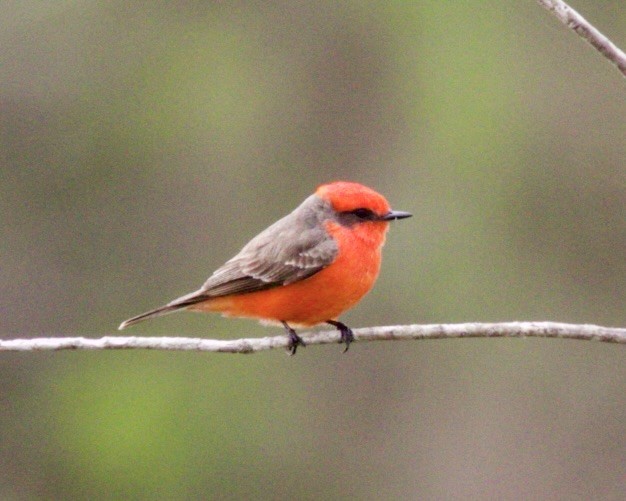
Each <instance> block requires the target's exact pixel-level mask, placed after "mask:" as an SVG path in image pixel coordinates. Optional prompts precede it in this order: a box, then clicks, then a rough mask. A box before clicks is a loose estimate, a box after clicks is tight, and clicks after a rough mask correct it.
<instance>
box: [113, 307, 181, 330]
mask: <svg viewBox="0 0 626 501" xmlns="http://www.w3.org/2000/svg"><path fill="white" fill-rule="evenodd" d="M182 308H184V306H181V305H169V304H167V305H165V306H161V307H160V308H157V309H156V310H151V311H148V312H146V313H142V314H141V315H137V316H136V317H133V318H129V319H128V320H124V321H123V322H122V323H121V324H120V326H119V327H118V329H119V330H122V329H125V328H126V327H128V326H130V325H134V324H136V323H139V322H142V321H144V320H148V319H149V318H155V317H160V316H162V315H167V314H168V313H174V312H175V311H177V310H180V309H182Z"/></svg>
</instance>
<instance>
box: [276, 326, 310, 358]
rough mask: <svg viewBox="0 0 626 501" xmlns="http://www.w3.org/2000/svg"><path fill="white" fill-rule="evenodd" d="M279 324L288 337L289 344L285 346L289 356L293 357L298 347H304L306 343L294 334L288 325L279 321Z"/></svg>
mask: <svg viewBox="0 0 626 501" xmlns="http://www.w3.org/2000/svg"><path fill="white" fill-rule="evenodd" d="M281 323H282V324H283V327H284V328H285V330H286V331H287V336H289V344H288V345H287V350H288V351H289V355H295V354H296V350H297V349H298V346H302V347H306V343H305V342H304V340H303V339H302V338H301V337H300V336H298V334H296V331H294V330H293V329H292V328H291V327H289V324H288V323H287V322H283V321H281Z"/></svg>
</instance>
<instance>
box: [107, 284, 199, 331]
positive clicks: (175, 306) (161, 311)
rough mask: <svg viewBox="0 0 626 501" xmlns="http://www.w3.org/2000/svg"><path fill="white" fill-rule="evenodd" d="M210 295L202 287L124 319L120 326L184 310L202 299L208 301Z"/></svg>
mask: <svg viewBox="0 0 626 501" xmlns="http://www.w3.org/2000/svg"><path fill="white" fill-rule="evenodd" d="M207 299H208V296H207V294H206V292H205V291H204V290H202V289H200V290H197V291H195V292H192V293H190V294H186V295H184V296H182V297H179V298H178V299H174V301H170V302H169V303H167V304H166V305H165V306H161V307H160V308H157V309H156V310H150V311H147V312H146V313H142V314H141V315H137V316H136V317H133V318H129V319H128V320H124V321H123V322H122V323H121V324H120V326H119V327H118V329H119V330H122V329H125V328H126V327H128V326H130V325H134V324H136V323H138V322H142V321H144V320H148V319H149V318H155V317H161V316H163V315H167V314H168V313H174V312H175V311H178V310H184V309H185V308H187V307H188V306H191V305H192V304H196V303H201V302H202V301H206V300H207Z"/></svg>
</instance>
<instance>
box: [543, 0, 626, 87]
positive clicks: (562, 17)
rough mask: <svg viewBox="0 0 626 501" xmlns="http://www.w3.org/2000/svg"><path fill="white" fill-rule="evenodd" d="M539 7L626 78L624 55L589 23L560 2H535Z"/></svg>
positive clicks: (550, 0)
mask: <svg viewBox="0 0 626 501" xmlns="http://www.w3.org/2000/svg"><path fill="white" fill-rule="evenodd" d="M537 1H538V2H539V5H541V6H542V7H544V8H546V9H547V10H549V11H551V12H552V13H553V14H554V15H555V16H556V17H557V19H559V21H561V22H562V23H563V24H565V25H566V26H568V27H569V28H571V29H572V30H574V31H575V32H576V33H578V35H579V36H580V37H581V38H583V39H584V40H586V41H587V42H589V43H590V44H591V45H593V46H594V47H595V48H596V49H597V50H598V51H600V52H601V53H602V55H603V56H604V57H606V58H607V59H608V60H609V61H611V62H612V63H613V64H614V65H615V66H617V69H618V70H619V71H621V73H622V75H624V76H625V77H626V54H624V52H623V51H622V50H620V49H619V48H618V47H617V46H616V45H615V44H614V43H613V42H611V41H610V40H609V39H608V38H607V37H605V36H604V35H603V34H602V33H600V32H599V31H598V30H597V29H596V28H595V27H594V26H593V25H592V24H591V23H589V21H587V20H586V19H585V18H584V17H583V16H581V15H580V14H579V13H578V12H576V11H575V10H574V9H572V8H571V7H570V6H569V5H567V4H566V3H565V2H563V1H561V0H537Z"/></svg>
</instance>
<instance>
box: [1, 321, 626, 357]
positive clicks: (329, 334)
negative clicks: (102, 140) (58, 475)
mask: <svg viewBox="0 0 626 501" xmlns="http://www.w3.org/2000/svg"><path fill="white" fill-rule="evenodd" d="M354 335H355V340H356V341H392V340H396V341H402V340H411V339H454V338H492V337H506V338H518V337H542V338H561V339H580V340H586V341H603V342H608V343H620V344H626V329H619V328H610V327H600V326H597V325H575V324H563V323H556V322H506V323H495V324H485V323H466V324H437V325H396V326H388V327H368V328H364V329H357V330H355V331H354ZM302 337H303V338H304V340H305V341H306V343H307V345H315V344H329V343H338V342H339V339H340V336H339V333H338V332H337V331H324V332H309V333H304V334H302ZM288 343H289V341H288V338H287V336H274V337H263V338H249V339H233V340H219V339H202V338H185V337H118V336H106V337H102V338H99V339H91V338H84V337H59V338H35V339H11V340H0V351H42V350H44V351H53V350H108V349H125V350H128V349H145V350H170V351H211V352H221V353H254V352H257V351H264V350H271V349H274V348H287V345H288Z"/></svg>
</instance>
